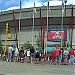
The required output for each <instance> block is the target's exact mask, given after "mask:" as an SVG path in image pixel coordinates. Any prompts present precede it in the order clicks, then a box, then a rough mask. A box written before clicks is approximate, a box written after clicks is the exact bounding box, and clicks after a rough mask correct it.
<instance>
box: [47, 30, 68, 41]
mask: <svg viewBox="0 0 75 75" xmlns="http://www.w3.org/2000/svg"><path fill="white" fill-rule="evenodd" d="M66 36H67V33H66V31H65V30H62V31H61V30H51V31H49V32H48V40H51V41H60V40H61V38H62V39H63V40H64V39H67V38H66Z"/></svg>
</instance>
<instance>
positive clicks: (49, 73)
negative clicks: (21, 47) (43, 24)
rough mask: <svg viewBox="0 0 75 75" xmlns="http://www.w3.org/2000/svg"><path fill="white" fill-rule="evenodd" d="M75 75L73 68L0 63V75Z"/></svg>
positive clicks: (67, 66)
mask: <svg viewBox="0 0 75 75" xmlns="http://www.w3.org/2000/svg"><path fill="white" fill-rule="evenodd" d="M2 74H3V75H75V66H69V65H50V64H44V65H42V64H30V63H26V62H25V63H14V62H11V63H10V62H6V61H0V75H2Z"/></svg>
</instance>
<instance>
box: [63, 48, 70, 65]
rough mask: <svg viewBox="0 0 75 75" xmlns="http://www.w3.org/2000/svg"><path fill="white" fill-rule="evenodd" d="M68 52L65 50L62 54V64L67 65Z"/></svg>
mask: <svg viewBox="0 0 75 75" xmlns="http://www.w3.org/2000/svg"><path fill="white" fill-rule="evenodd" d="M68 54H69V52H68V51H67V50H66V49H65V50H64V52H63V58H64V64H65V65H67V62H68Z"/></svg>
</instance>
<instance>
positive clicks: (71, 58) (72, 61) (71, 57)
mask: <svg viewBox="0 0 75 75" xmlns="http://www.w3.org/2000/svg"><path fill="white" fill-rule="evenodd" d="M69 54H70V65H73V66H74V49H73V48H72V49H71V50H70V51H69Z"/></svg>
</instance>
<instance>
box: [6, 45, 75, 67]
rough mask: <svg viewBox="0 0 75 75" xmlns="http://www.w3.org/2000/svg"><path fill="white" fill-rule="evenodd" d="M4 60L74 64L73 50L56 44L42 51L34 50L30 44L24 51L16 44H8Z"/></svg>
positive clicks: (74, 54) (74, 51)
mask: <svg viewBox="0 0 75 75" xmlns="http://www.w3.org/2000/svg"><path fill="white" fill-rule="evenodd" d="M6 60H7V61H8V62H23V63H24V62H25V61H26V62H29V63H37V64H45V62H49V64H51V65H53V64H55V65H61V64H64V65H67V64H70V65H72V66H74V63H75V50H74V49H73V48H71V50H70V51H68V50H66V48H59V47H58V46H56V47H55V48H53V50H52V51H51V52H47V53H44V52H43V51H38V50H37V51H36V50H35V49H34V47H33V46H32V47H31V48H30V49H29V50H27V51H24V49H23V47H21V50H18V48H17V47H16V46H13V45H11V46H9V47H8V48H7V51H6Z"/></svg>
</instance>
